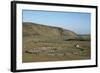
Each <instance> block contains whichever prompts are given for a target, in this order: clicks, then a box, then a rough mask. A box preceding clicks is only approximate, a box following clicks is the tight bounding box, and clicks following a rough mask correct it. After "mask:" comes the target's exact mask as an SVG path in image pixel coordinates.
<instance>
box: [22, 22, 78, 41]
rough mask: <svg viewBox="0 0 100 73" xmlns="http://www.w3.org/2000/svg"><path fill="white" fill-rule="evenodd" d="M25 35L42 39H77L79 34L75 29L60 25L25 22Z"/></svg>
mask: <svg viewBox="0 0 100 73" xmlns="http://www.w3.org/2000/svg"><path fill="white" fill-rule="evenodd" d="M23 37H33V39H36V38H38V39H40V38H41V39H42V40H43V39H52V40H54V39H56V40H67V39H76V38H77V37H78V36H77V35H76V33H74V32H73V31H70V30H67V29H63V28H60V27H53V26H46V25H42V24H37V23H29V22H24V23H23ZM42 37H43V38H42Z"/></svg>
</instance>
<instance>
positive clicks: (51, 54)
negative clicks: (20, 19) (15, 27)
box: [22, 23, 91, 63]
mask: <svg viewBox="0 0 100 73" xmlns="http://www.w3.org/2000/svg"><path fill="white" fill-rule="evenodd" d="M90 41H91V40H90V35H77V34H76V33H74V32H72V31H69V30H65V29H62V28H58V27H51V26H45V25H40V24H36V23H23V51H22V52H23V57H22V61H23V62H24V63H27V62H45V61H64V60H85V59H90V58H91V55H90V51H91V49H90V48H91V47H90Z"/></svg>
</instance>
